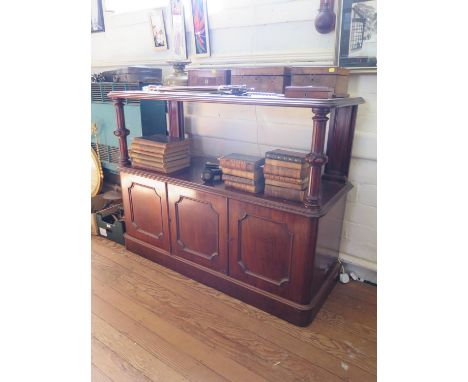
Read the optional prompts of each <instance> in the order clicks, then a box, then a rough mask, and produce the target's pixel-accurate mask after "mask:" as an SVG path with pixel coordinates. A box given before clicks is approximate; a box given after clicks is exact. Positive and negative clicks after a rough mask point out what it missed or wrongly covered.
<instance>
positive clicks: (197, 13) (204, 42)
mask: <svg viewBox="0 0 468 382" xmlns="http://www.w3.org/2000/svg"><path fill="white" fill-rule="evenodd" d="M191 4H192V24H193V54H194V55H195V56H196V57H209V56H210V54H211V52H210V36H209V31H208V13H207V11H206V0H191Z"/></svg>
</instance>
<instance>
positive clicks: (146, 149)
mask: <svg viewBox="0 0 468 382" xmlns="http://www.w3.org/2000/svg"><path fill="white" fill-rule="evenodd" d="M130 151H132V152H134V153H140V154H144V155H155V156H164V155H178V154H187V155H188V154H189V153H190V150H189V148H188V146H187V147H174V148H171V147H169V148H167V149H164V148H163V149H161V148H158V147H152V146H143V145H138V144H135V143H132V145H131V146H130Z"/></svg>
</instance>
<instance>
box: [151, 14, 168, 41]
mask: <svg viewBox="0 0 468 382" xmlns="http://www.w3.org/2000/svg"><path fill="white" fill-rule="evenodd" d="M149 19H150V25H151V35H152V37H153V44H154V49H155V50H166V49H168V45H167V34H166V27H165V24H164V13H163V10H162V8H160V9H155V10H153V11H151V13H150V15H149Z"/></svg>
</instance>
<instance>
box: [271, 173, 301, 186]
mask: <svg viewBox="0 0 468 382" xmlns="http://www.w3.org/2000/svg"><path fill="white" fill-rule="evenodd" d="M263 176H264V177H265V179H270V180H276V181H277V182H283V183H291V184H303V183H305V184H307V183H308V181H309V173H307V175H306V176H305V178H289V177H287V176H279V175H273V174H268V173H264V174H263Z"/></svg>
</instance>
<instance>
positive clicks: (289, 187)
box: [263, 149, 310, 201]
mask: <svg viewBox="0 0 468 382" xmlns="http://www.w3.org/2000/svg"><path fill="white" fill-rule="evenodd" d="M306 155H307V154H304V153H298V152H295V151H287V150H280V149H278V150H272V151H267V152H266V153H265V158H266V159H265V166H264V169H263V173H264V177H265V195H268V196H273V197H275V198H282V199H288V200H297V201H303V200H304V198H305V196H306V194H307V186H308V183H309V174H310V165H309V163H307V162H306V160H305V158H306Z"/></svg>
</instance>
